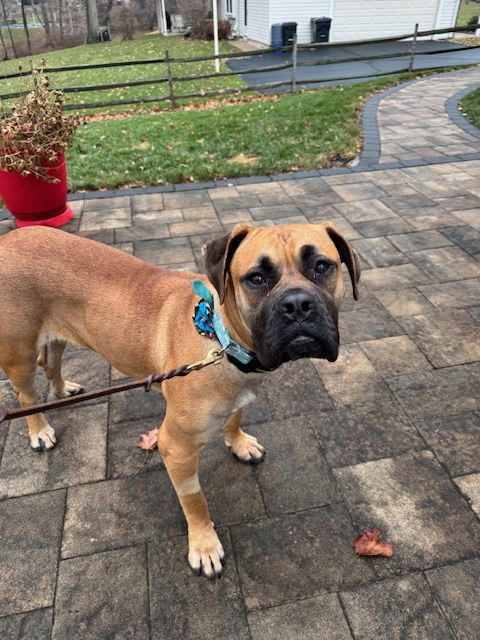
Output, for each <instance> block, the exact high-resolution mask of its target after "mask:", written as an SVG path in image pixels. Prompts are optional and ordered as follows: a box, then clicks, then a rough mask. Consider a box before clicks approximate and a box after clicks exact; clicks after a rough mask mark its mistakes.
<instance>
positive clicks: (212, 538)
mask: <svg viewBox="0 0 480 640" xmlns="http://www.w3.org/2000/svg"><path fill="white" fill-rule="evenodd" d="M224 558H225V552H224V550H223V547H222V543H221V542H220V540H219V538H218V536H217V534H216V532H215V530H214V528H213V527H210V528H209V529H202V530H200V531H194V532H192V533H189V535H188V564H189V565H190V566H191V568H192V569H193V571H194V572H195V573H196V574H197V575H198V576H201V575H202V574H203V575H204V576H206V577H207V578H210V580H214V579H215V578H220V576H221V575H222V569H223V564H224Z"/></svg>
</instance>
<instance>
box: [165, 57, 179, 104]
mask: <svg viewBox="0 0 480 640" xmlns="http://www.w3.org/2000/svg"><path fill="white" fill-rule="evenodd" d="M165 60H166V62H167V76H168V92H169V95H170V102H171V103H172V107H176V106H177V101H176V100H175V93H174V92H173V77H172V64H171V62H170V56H169V54H168V51H165Z"/></svg>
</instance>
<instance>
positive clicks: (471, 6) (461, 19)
mask: <svg viewBox="0 0 480 640" xmlns="http://www.w3.org/2000/svg"><path fill="white" fill-rule="evenodd" d="M478 15H480V4H479V3H477V2H465V0H462V2H461V3H460V10H459V12H458V17H457V27H464V26H465V25H466V24H468V22H469V21H470V18H471V17H472V16H478Z"/></svg>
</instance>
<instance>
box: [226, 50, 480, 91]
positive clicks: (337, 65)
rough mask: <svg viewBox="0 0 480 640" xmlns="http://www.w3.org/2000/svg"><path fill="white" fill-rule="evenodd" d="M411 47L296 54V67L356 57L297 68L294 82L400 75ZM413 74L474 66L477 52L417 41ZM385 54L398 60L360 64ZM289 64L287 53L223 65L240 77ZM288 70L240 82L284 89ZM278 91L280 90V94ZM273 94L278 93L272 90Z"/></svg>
mask: <svg viewBox="0 0 480 640" xmlns="http://www.w3.org/2000/svg"><path fill="white" fill-rule="evenodd" d="M411 46H412V43H411V41H402V42H378V43H371V44H359V45H348V46H342V47H338V46H331V47H325V48H322V49H320V50H313V49H312V50H307V51H299V52H298V61H299V62H300V63H309V62H311V63H315V62H317V61H318V60H321V59H322V58H323V59H326V58H329V59H332V60H341V59H343V58H350V57H358V58H359V60H356V61H354V62H333V63H332V64H329V65H325V66H323V65H322V66H319V65H316V66H315V65H314V64H312V65H309V64H307V65H306V66H301V67H298V72H297V82H298V84H300V85H301V83H302V81H305V80H315V79H317V78H318V83H309V86H313V87H315V86H321V85H331V84H351V83H353V82H357V81H358V79H359V78H360V79H362V80H369V79H371V78H372V77H375V76H377V75H378V74H385V75H389V74H391V73H394V72H395V71H404V70H405V68H406V67H408V60H409V58H408V56H405V55H402V54H405V53H406V52H408V51H409V49H410V47H411ZM445 49H449V51H448V52H446V53H436V52H437V51H441V50H445ZM417 51H419V53H418V54H417V55H415V61H414V67H413V68H414V70H419V69H432V68H439V67H449V66H456V65H462V64H475V63H477V62H480V49H468V50H465V49H463V50H462V45H459V44H454V43H452V42H444V41H441V42H440V41H434V40H420V41H419V42H418V43H417ZM386 53H398V54H399V57H398V58H397V57H394V58H386V59H377V60H366V61H364V60H360V58H363V57H366V56H374V55H379V56H381V55H384V54H386ZM285 62H291V53H290V52H288V53H280V54H276V53H266V54H264V55H257V56H251V57H249V58H234V59H232V60H229V61H228V62H227V65H228V67H229V68H230V69H231V70H232V71H238V72H239V73H242V72H244V71H246V70H249V69H255V68H260V69H261V68H264V67H269V66H274V65H279V64H283V63H285ZM291 73H292V72H291V69H282V70H280V71H263V72H262V71H259V72H258V73H247V74H243V75H242V78H243V80H244V81H245V82H247V83H248V84H249V85H251V86H258V85H262V84H266V83H269V82H280V81H282V80H285V83H286V85H285V88H287V86H288V85H289V84H290V82H291ZM345 76H350V77H353V79H351V80H342V81H340V82H339V81H338V80H336V78H340V77H345ZM281 89H282V87H280V90H281ZM275 91H279V88H278V87H276V88H275Z"/></svg>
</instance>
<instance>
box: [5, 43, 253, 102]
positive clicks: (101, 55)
mask: <svg viewBox="0 0 480 640" xmlns="http://www.w3.org/2000/svg"><path fill="white" fill-rule="evenodd" d="M167 49H168V52H169V54H170V57H177V58H180V57H181V58H188V57H198V56H205V55H213V44H212V43H211V42H199V41H195V40H188V39H187V40H184V39H183V38H182V37H181V36H173V37H165V36H162V35H160V34H153V35H147V36H139V37H138V38H135V39H134V40H130V41H125V42H124V41H120V40H115V41H112V42H103V43H98V44H93V45H92V44H91V45H81V46H79V47H72V48H70V49H62V50H60V51H52V52H51V53H47V54H42V55H39V56H35V57H34V58H33V60H34V63H35V64H36V65H38V64H39V61H40V59H41V58H42V57H43V58H45V60H46V61H47V65H48V66H52V67H53V66H64V65H76V64H93V63H99V62H116V61H122V60H146V59H152V58H163V57H164V55H165V51H166V50H167ZM220 50H221V52H222V53H228V52H230V51H238V49H236V48H235V47H233V46H232V45H231V44H230V43H228V42H221V43H220ZM19 65H20V66H22V67H23V68H25V69H28V68H29V65H30V58H20V59H18V60H9V61H6V62H2V65H1V72H2V73H4V74H8V73H12V72H15V71H18V67H19ZM221 70H222V71H228V69H227V67H226V66H225V65H224V64H223V62H222V63H221ZM172 71H173V74H174V75H176V76H191V75H198V74H201V73H213V72H214V63H213V61H205V62H195V63H181V64H180V63H179V64H173V65H172ZM166 75H167V72H166V66H165V65H164V64H158V65H155V64H149V65H138V66H131V67H130V66H129V67H112V68H107V69H92V70H81V71H69V72H65V73H53V74H51V76H50V81H51V84H52V87H55V88H57V87H58V88H61V87H72V86H91V85H98V84H109V83H115V82H128V81H132V80H141V79H147V80H150V79H152V80H153V79H159V78H165V77H166ZM243 85H244V82H243V81H242V79H241V78H240V76H236V75H235V76H228V77H226V78H209V79H205V80H196V81H190V82H182V83H178V84H177V85H176V86H175V93H193V92H198V91H201V90H204V91H207V90H210V89H224V88H227V87H239V86H243ZM29 86H30V79H29V78H28V77H26V78H14V79H11V80H1V77H0V94H3V93H8V92H14V91H21V90H26V89H28V88H29ZM166 93H168V87H167V85H166V84H165V83H164V84H152V85H143V86H140V87H128V88H118V89H109V90H102V91H89V92H85V93H76V94H71V97H70V103H71V104H74V103H79V102H84V103H86V102H97V101H99V100H126V99H128V98H135V97H140V96H157V95H165V94H166ZM125 108H128V109H131V108H135V106H134V105H129V106H127V107H110V108H109V109H102V111H108V112H115V111H119V110H125ZM84 113H85V112H84ZM87 113H92V110H89V111H88V112H87Z"/></svg>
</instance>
